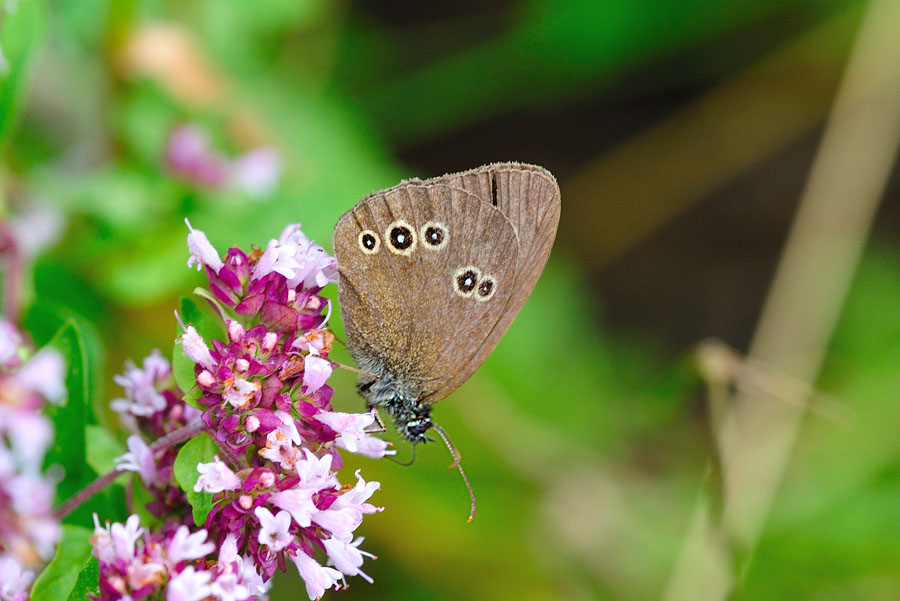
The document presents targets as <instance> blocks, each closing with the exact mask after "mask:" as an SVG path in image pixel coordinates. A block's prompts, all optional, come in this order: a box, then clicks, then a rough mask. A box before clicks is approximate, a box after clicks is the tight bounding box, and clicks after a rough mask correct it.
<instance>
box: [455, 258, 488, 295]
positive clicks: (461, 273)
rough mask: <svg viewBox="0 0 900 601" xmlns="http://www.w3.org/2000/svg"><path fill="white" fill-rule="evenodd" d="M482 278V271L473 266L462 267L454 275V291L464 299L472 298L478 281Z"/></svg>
mask: <svg viewBox="0 0 900 601" xmlns="http://www.w3.org/2000/svg"><path fill="white" fill-rule="evenodd" d="M480 278H481V270H480V269H478V268H477V267H475V266H473V265H467V266H465V267H460V268H459V269H457V270H456V271H455V272H454V273H453V291H454V292H456V293H457V294H458V295H460V296H462V297H463V298H468V297H470V296H472V292H473V291H474V290H475V287H476V286H478V280H479V279H480Z"/></svg>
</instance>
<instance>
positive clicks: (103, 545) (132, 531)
mask: <svg viewBox="0 0 900 601" xmlns="http://www.w3.org/2000/svg"><path fill="white" fill-rule="evenodd" d="M140 524H141V519H140V518H139V517H138V516H137V515H132V516H130V517H129V518H128V520H127V521H126V522H125V524H124V525H123V524H120V523H118V522H116V523H114V524H112V525H110V524H109V522H107V523H106V528H101V527H100V522H99V520H98V519H97V514H96V513H95V514H94V534H93V536H91V544H92V545H93V546H94V556H95V557H96V558H97V559H99V560H100V561H102V562H105V563H112V562H114V561H115V560H117V559H122V560H125V561H126V562H129V561H131V560H132V559H134V554H135V542H137V539H138V538H140V536H141V534H142V533H143V531H144V529H143V528H141V527H140Z"/></svg>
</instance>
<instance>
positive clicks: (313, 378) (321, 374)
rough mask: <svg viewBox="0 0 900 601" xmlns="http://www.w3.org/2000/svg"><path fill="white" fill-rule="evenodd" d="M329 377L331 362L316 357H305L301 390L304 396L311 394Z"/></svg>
mask: <svg viewBox="0 0 900 601" xmlns="http://www.w3.org/2000/svg"><path fill="white" fill-rule="evenodd" d="M330 376H331V362H330V361H329V360H328V359H323V358H322V357H319V356H317V355H307V356H306V359H305V360H304V367H303V388H304V389H305V390H306V394H313V393H315V392H316V391H317V390H319V389H320V388H322V386H323V385H324V384H325V381H326V380H328V378H329V377H330Z"/></svg>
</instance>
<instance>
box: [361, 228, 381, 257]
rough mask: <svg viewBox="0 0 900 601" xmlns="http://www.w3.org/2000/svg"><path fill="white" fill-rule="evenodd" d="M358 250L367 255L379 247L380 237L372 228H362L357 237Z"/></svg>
mask: <svg viewBox="0 0 900 601" xmlns="http://www.w3.org/2000/svg"><path fill="white" fill-rule="evenodd" d="M357 242H358V243H359V250H361V251H363V252H364V253H366V254H367V255H374V254H375V253H377V252H378V251H379V250H380V249H381V238H379V237H378V234H376V233H375V232H373V231H372V230H363V231H361V232H360V233H359V237H358V238H357Z"/></svg>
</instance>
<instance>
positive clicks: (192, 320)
mask: <svg viewBox="0 0 900 601" xmlns="http://www.w3.org/2000/svg"><path fill="white" fill-rule="evenodd" d="M180 305H181V306H180V312H179V315H180V316H181V321H183V322H184V325H186V326H187V325H192V326H194V328H196V329H197V333H199V334H200V336H202V337H203V342H205V343H206V346H208V347H210V348H211V347H212V340H213V339H219V340H225V339H226V338H225V335H224V330H223V329H222V326H221V324H220V323H219V321H218V320H216V319H215V318H213V317H212V316H211V315H209V313H207V312H205V311H203V310H201V309H200V307H199V306H198V305H197V303H195V302H194V301H193V300H191V299H189V298H182V299H181V303H180ZM182 333H183V332H181V328H180V326H179V331H178V334H177V335H178V336H181V334H182ZM172 373H173V375H174V376H175V383H176V384H178V387H179V388H180V389H181V390H182V391H184V392H190V391H191V389H193V388H194V387H195V386H196V379H195V377H194V362H193V361H191V359H190V357H188V356H187V354H186V353H185V352H184V348H182V346H181V344H180V343H178V342H176V343H175V346H174V348H173V349H172ZM197 398H200V397H197ZM194 406H197V405H194Z"/></svg>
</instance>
